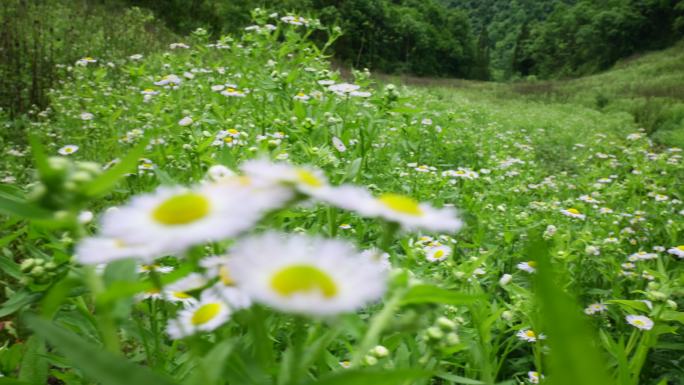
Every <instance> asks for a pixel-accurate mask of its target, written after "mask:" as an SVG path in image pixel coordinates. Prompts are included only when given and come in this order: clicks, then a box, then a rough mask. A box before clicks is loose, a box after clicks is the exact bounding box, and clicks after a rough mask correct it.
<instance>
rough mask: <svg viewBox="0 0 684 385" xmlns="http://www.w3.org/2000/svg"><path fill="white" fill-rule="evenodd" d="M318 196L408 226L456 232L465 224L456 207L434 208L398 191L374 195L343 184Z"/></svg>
mask: <svg viewBox="0 0 684 385" xmlns="http://www.w3.org/2000/svg"><path fill="white" fill-rule="evenodd" d="M317 198H318V199H320V200H322V201H325V202H327V203H329V204H331V205H334V206H337V207H340V208H342V209H345V210H351V211H355V212H356V213H358V214H359V215H362V216H365V217H371V218H375V217H379V218H383V219H385V220H387V221H390V222H396V223H399V224H400V225H401V226H402V227H403V228H405V229H407V230H417V229H425V230H428V231H446V232H456V231H458V230H459V229H460V228H461V227H462V226H463V222H461V220H460V219H459V218H458V216H457V213H456V210H454V209H453V208H451V207H444V208H435V207H432V206H431V205H429V204H426V203H419V202H418V201H416V200H414V199H413V198H411V197H408V196H404V195H399V194H391V193H386V194H382V195H380V196H379V197H378V198H375V197H373V195H372V194H371V193H370V192H368V191H367V190H365V189H363V188H359V187H356V186H350V185H343V186H338V187H334V188H332V187H331V188H328V189H325V190H324V191H322V192H321V193H320V194H318V196H317Z"/></svg>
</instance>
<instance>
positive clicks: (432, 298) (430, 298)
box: [401, 285, 482, 305]
mask: <svg viewBox="0 0 684 385" xmlns="http://www.w3.org/2000/svg"><path fill="white" fill-rule="evenodd" d="M479 299H482V296H479V295H473V294H466V293H460V292H457V291H453V290H447V289H442V288H440V287H437V286H432V285H416V286H413V287H411V288H410V289H409V291H408V292H407V293H406V295H405V296H404V298H403V299H402V301H401V305H413V304H420V303H441V304H445V305H467V304H471V303H473V302H475V301H477V300H479Z"/></svg>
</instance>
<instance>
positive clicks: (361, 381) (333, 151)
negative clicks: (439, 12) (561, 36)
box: [0, 13, 684, 385]
mask: <svg viewBox="0 0 684 385" xmlns="http://www.w3.org/2000/svg"><path fill="white" fill-rule="evenodd" d="M255 23H256V24H255V27H254V28H252V29H251V30H250V31H248V32H247V33H245V34H244V36H242V37H240V38H237V37H227V38H224V39H223V40H221V41H218V42H210V41H208V39H207V37H206V36H205V35H204V34H203V33H201V31H199V32H197V33H195V34H193V35H192V36H189V37H187V38H185V39H183V41H182V44H172V45H171V46H170V47H169V49H168V50H167V51H165V52H159V53H150V54H147V53H145V54H144V55H141V56H140V57H138V56H132V57H116V58H114V57H112V58H110V57H107V58H100V57H95V58H87V57H84V58H83V59H81V60H80V61H79V62H78V63H70V64H68V67H67V66H65V67H64V68H63V69H62V71H63V73H62V74H61V76H62V78H63V79H64V81H63V82H62V84H61V86H60V87H58V88H56V89H55V90H53V91H52V92H51V94H50V100H51V105H50V107H49V108H48V109H47V110H44V111H34V112H33V114H32V116H31V121H30V123H28V124H25V125H24V127H25V131H12V132H10V131H9V130H10V128H12V129H15V130H16V127H18V126H14V125H12V123H11V122H6V124H5V125H4V127H5V128H6V131H5V135H3V138H4V139H3V140H4V142H3V143H2V147H1V148H2V152H3V159H5V161H4V162H3V163H2V166H1V168H0V178H2V179H1V180H2V185H0V215H2V217H1V218H2V219H3V220H2V224H1V225H0V250H1V252H2V256H1V257H0V270H1V273H0V283H1V284H2V288H3V291H2V292H0V302H2V304H1V305H0V374H1V375H2V376H3V377H0V385H3V384H6V385H10V384H11V385H26V384H35V385H38V384H45V383H50V384H66V385H72V384H73V385H76V384H94V383H101V384H105V385H143V384H144V385H148V384H150V383H156V384H164V385H166V384H169V385H170V384H179V385H180V384H188V385H190V384H198V385H199V384H230V385H249V384H254V385H262V384H263V385H266V384H274V385H275V384H277V385H309V384H319V385H323V384H325V385H329V384H330V385H331V384H349V385H366V384H368V385H371V384H372V385H395V384H405V385H408V384H519V383H524V384H530V383H532V384H536V383H547V384H582V385H606V384H630V385H637V384H653V385H667V384H684V382H682V381H683V380H682V379H683V378H684V359H683V356H682V354H681V352H682V350H683V349H684V339H683V338H682V324H684V312H682V311H681V309H682V307H683V306H684V299H683V297H684V290H683V287H684V286H683V284H684V265H683V264H684V205H683V204H682V200H683V199H684V196H683V194H684V193H683V192H684V187H683V183H684V168H683V167H682V150H681V148H679V147H678V146H682V145H684V142H683V139H684V137H683V136H682V135H684V134H683V133H684V126H682V114H681V112H682V111H683V110H682V105H683V104H682V103H684V102H682V98H683V95H682V94H681V92H682V91H681V88H679V87H677V84H683V83H684V78H683V76H684V75H682V74H683V73H684V72H683V71H682V70H684V67H683V64H682V60H681V58H682V52H684V51H683V47H684V46H681V45H680V46H677V47H675V48H672V49H671V50H669V51H664V52H660V53H653V54H649V55H645V56H643V57H641V58H636V59H634V60H631V61H626V62H624V63H621V64H619V65H618V66H617V67H616V68H615V69H614V70H611V71H609V72H606V73H604V74H600V75H596V76H592V77H588V78H583V79H578V80H572V81H557V82H534V81H528V82H525V83H514V84H493V83H476V82H464V81H441V80H431V81H430V80H416V79H405V81H406V85H404V84H402V83H401V81H400V80H401V79H398V78H387V77H382V78H375V77H373V76H372V75H371V74H369V73H367V72H362V71H359V72H354V73H353V74H352V76H353V78H351V79H343V78H342V77H341V76H340V74H339V73H337V72H336V71H333V70H332V69H331V66H330V63H329V61H328V60H329V58H328V57H327V56H326V53H327V52H326V51H323V52H321V51H320V48H319V47H316V46H315V45H314V44H313V43H311V42H310V41H309V40H308V37H309V35H310V34H311V33H312V31H313V30H314V29H316V28H319V31H318V32H319V33H323V32H324V31H325V29H324V27H319V26H316V24H315V22H313V21H310V20H306V19H301V18H298V17H286V18H284V19H281V18H272V17H269V16H268V15H266V14H259V13H257V18H256V21H255ZM269 25H272V27H270V26H269ZM328 32H331V31H328ZM331 38H334V35H333V36H332V37H331ZM86 55H87V53H84V56H86ZM416 83H422V84H419V85H418V84H416ZM677 119H679V120H677Z"/></svg>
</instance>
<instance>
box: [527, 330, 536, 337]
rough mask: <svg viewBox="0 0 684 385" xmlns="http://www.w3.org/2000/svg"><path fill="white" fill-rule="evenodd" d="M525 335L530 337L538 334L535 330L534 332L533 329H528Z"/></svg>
mask: <svg viewBox="0 0 684 385" xmlns="http://www.w3.org/2000/svg"><path fill="white" fill-rule="evenodd" d="M525 335H526V336H527V337H529V338H534V337H536V336H537V335H536V334H534V332H533V331H532V330H528V331H526V332H525Z"/></svg>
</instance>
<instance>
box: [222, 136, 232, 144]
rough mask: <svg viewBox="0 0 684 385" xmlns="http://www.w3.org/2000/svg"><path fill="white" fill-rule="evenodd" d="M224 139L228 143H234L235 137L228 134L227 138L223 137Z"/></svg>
mask: <svg viewBox="0 0 684 385" xmlns="http://www.w3.org/2000/svg"><path fill="white" fill-rule="evenodd" d="M223 141H224V142H226V143H232V142H233V137H232V136H226V137H225V138H223Z"/></svg>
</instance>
